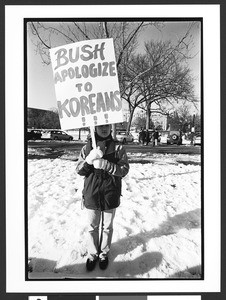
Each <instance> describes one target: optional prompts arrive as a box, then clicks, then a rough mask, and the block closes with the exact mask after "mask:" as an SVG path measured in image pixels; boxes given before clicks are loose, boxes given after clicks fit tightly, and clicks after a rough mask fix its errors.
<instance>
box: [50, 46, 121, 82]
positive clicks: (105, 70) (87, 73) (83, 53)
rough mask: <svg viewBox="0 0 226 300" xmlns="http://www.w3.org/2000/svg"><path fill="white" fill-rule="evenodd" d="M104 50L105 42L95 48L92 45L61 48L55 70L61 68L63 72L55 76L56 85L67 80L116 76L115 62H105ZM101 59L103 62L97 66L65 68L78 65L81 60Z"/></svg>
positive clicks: (84, 65) (85, 65)
mask: <svg viewBox="0 0 226 300" xmlns="http://www.w3.org/2000/svg"><path fill="white" fill-rule="evenodd" d="M104 49H105V42H102V43H101V44H100V45H99V44H96V45H95V46H94V47H92V46H91V45H83V46H82V47H81V48H80V47H76V48H70V49H68V50H67V49H65V48H60V49H59V50H57V51H56V52H55V56H56V66H55V68H54V70H57V69H58V68H61V71H57V72H55V74H54V81H55V84H57V83H58V82H64V81H65V80H66V78H70V79H73V78H78V79H79V78H88V77H92V78H95V77H98V76H116V66H115V61H110V62H107V61H104V60H105V56H104ZM97 58H99V59H100V60H102V61H103V62H101V63H100V62H98V63H97V64H95V63H91V64H90V65H88V64H87V63H84V64H83V65H81V66H75V67H69V68H63V69H62V67H65V66H66V65H67V64H69V63H73V64H74V63H77V62H78V61H79V60H82V61H84V62H88V61H90V60H95V59H97Z"/></svg>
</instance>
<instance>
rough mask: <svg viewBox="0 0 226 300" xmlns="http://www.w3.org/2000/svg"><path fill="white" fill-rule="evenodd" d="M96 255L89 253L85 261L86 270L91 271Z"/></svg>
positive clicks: (94, 264)
mask: <svg viewBox="0 0 226 300" xmlns="http://www.w3.org/2000/svg"><path fill="white" fill-rule="evenodd" d="M97 259H98V257H97V256H96V255H91V256H90V257H89V258H88V259H87V261H86V269H87V271H93V270H94V268H95V266H96V263H97Z"/></svg>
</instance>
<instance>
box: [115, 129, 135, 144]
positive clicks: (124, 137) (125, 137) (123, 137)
mask: <svg viewBox="0 0 226 300" xmlns="http://www.w3.org/2000/svg"><path fill="white" fill-rule="evenodd" d="M116 139H117V140H118V141H119V142H121V143H123V144H125V143H128V142H133V141H134V137H133V135H132V134H131V133H128V134H127V133H126V131H118V132H116Z"/></svg>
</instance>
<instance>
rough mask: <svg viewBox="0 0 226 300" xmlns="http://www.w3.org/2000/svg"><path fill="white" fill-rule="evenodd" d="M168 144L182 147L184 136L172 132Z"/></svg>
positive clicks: (177, 132)
mask: <svg viewBox="0 0 226 300" xmlns="http://www.w3.org/2000/svg"><path fill="white" fill-rule="evenodd" d="M167 144H168V145H173V144H177V145H182V135H181V134H180V131H179V130H178V131H177V130H175V131H170V132H169V134H168V137H167Z"/></svg>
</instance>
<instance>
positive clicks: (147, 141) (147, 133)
mask: <svg viewBox="0 0 226 300" xmlns="http://www.w3.org/2000/svg"><path fill="white" fill-rule="evenodd" d="M145 142H146V146H148V144H149V143H150V135H149V130H148V129H147V130H146V132H145Z"/></svg>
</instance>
